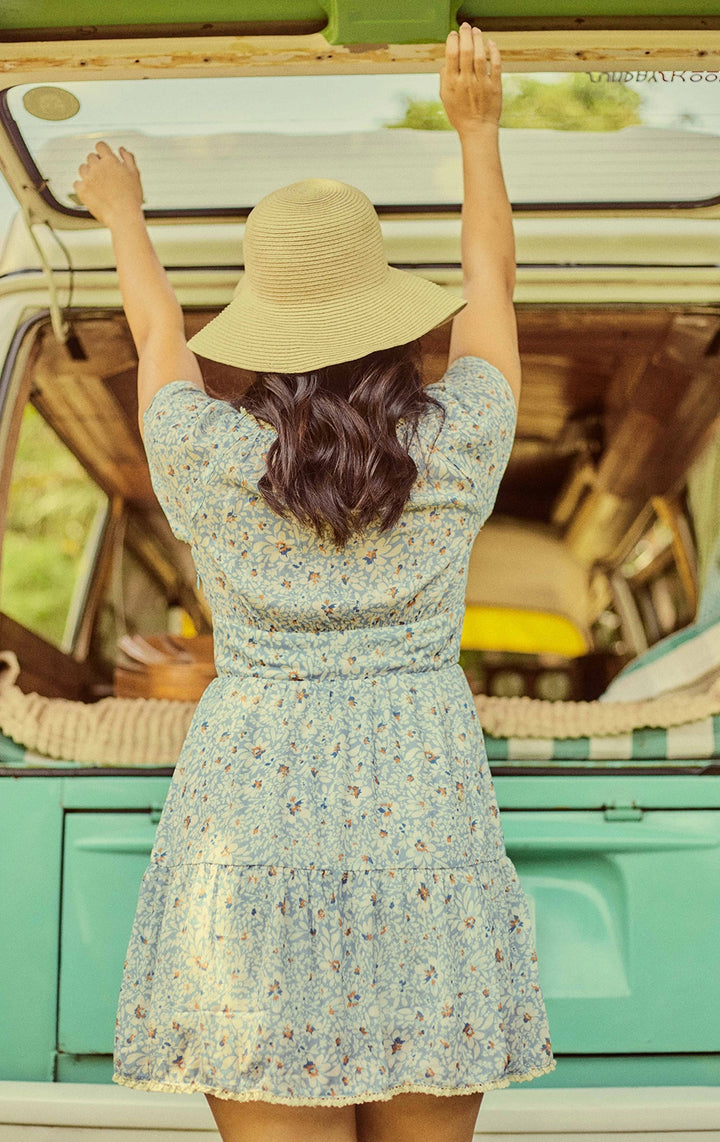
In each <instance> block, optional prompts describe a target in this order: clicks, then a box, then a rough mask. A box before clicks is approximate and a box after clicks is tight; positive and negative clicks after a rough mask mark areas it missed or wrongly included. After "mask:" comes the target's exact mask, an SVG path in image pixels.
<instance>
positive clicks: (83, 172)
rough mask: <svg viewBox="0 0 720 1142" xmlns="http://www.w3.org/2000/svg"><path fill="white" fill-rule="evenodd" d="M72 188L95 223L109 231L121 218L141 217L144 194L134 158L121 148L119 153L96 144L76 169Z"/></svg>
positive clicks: (103, 144)
mask: <svg viewBox="0 0 720 1142" xmlns="http://www.w3.org/2000/svg"><path fill="white" fill-rule="evenodd" d="M78 175H79V176H80V177H79V179H78V180H77V182H75V183H73V189H74V191H75V193H76V194H77V196H78V198H79V199H80V201H81V202H82V204H83V206H86V207H87V208H88V210H89V211H90V213H91V214H92V215H93V216H94V217H95V218H97V220H98V222H102V223H103V225H105V226H107V227H109V228H110V229H112V228H113V227H114V226H117V225H122V222H123V219H125V218H128V217H137V215H138V214H140V215H142V204H143V192H142V184H141V182H140V172H139V171H138V169H137V166H136V164H135V157H134V155H133V154H131V152H130V151H126V150H125V148H124V147H120V148H118V154H117V155H116V154H115V152H114V151H113V150H112V149H111V148H110V147H109V146H108V145H107V143H102V142H101V143H97V144H96V147H95V150H94V151H92V152H91V153H90V154H89V155H88V157H87V160H86V162H84V163H83V164H82V165H81V166H80V168H79V170H78Z"/></svg>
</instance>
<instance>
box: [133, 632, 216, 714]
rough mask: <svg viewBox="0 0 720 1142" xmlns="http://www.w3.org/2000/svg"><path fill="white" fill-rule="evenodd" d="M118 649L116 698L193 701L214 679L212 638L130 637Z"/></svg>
mask: <svg viewBox="0 0 720 1142" xmlns="http://www.w3.org/2000/svg"><path fill="white" fill-rule="evenodd" d="M119 647H120V650H121V651H122V654H123V655H124V656H125V661H124V662H123V663H122V665H118V666H117V667H116V669H115V696H116V697H117V698H170V699H174V700H175V701H178V702H197V701H199V700H200V698H201V697H202V695H203V692H204V690H205V689H206V687H207V686H208V684H209V683H210V682H212V680H213V678H215V677H216V670H215V663H214V661H213V641H212V635H197V636H196V637H195V638H181V637H179V636H177V635H149V636H147V637H143V636H141V635H132V636H126V637H125V638H122V639H121V640H120V643H119Z"/></svg>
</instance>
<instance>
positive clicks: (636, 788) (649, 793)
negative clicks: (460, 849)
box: [490, 762, 720, 811]
mask: <svg viewBox="0 0 720 1142" xmlns="http://www.w3.org/2000/svg"><path fill="white" fill-rule="evenodd" d="M496 764H498V765H500V764H501V763H496ZM697 764H698V765H702V764H704V763H703V762H697ZM490 769H491V770H492V765H491V766H490ZM493 783H494V785H495V791H496V793H497V797H498V805H499V807H500V810H501V811H504V810H508V811H509V810H512V809H602V808H605V806H606V805H632V804H635V805H637V806H639V807H640V808H641V809H716V808H720V780H718V778H717V777H702V776H699V775H691V774H688V775H687V776H686V775H685V774H675V775H668V776H667V777H666V776H664V775H662V776H657V777H656V776H652V777H646V776H644V775H643V774H630V775H623V774H616V773H612V772H608V773H606V774H603V775H602V776H598V777H595V776H590V775H588V776H584V775H583V776H582V777H567V776H565V777H563V776H561V775H559V776H557V777H556V776H548V777H532V776H530V777H521V778H518V777H493Z"/></svg>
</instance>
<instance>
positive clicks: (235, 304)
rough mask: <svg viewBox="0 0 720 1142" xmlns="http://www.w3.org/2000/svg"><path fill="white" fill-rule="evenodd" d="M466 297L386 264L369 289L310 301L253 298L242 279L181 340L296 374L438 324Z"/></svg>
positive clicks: (233, 360) (231, 360)
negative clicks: (229, 298) (196, 329)
mask: <svg viewBox="0 0 720 1142" xmlns="http://www.w3.org/2000/svg"><path fill="white" fill-rule="evenodd" d="M465 305H467V302H466V301H465V299H464V298H462V297H457V296H456V295H453V294H450V293H448V292H447V291H446V290H445V289H444V288H443V287H442V286H439V285H436V283H435V282H431V281H428V279H427V278H423V277H420V276H419V275H418V274H413V273H410V272H409V271H407V270H397V269H395V268H394V267H392V266H388V268H387V275H386V277H385V279H384V281H383V282H382V283H380V284H376V285H374V286H373V287H372V288H370V289H367V290H362V291H357V292H352V293H341V294H339V295H336V296H335V297H332V298H330V299H328V300H326V301H324V302H323V303H322V305H318V304H317V302H313V303H307V302H303V301H302V300H297V301H296V300H294V299H287V300H285V301H283V302H282V303H277V302H269V301H267V300H266V299H264V298H261V297H259V296H258V295H257V294H256V293H255V292H254V291H253V290H252V289H251V288H250V287H249V282H248V279H247V277H244V278H243V279H242V280H241V282H240V284H239V286H238V288H237V290H236V293H235V296H234V298H233V300H232V301H231V302H230V303H229V304H228V305H227V306H226V307H225V309H223V310H221V312H220V313H219V314H218V315H217V317H214V318H213V319H212V320H211V321H209V322H208V323H207V325H205V326H203V328H202V329H201V330H199V332H198V333H196V334H195V335H194V336H193V337H191V338H190V340H189V341H188V347H189V348H190V349H192V350H193V352H196V353H198V354H199V355H200V356H201V357H207V358H208V359H209V360H211V361H219V362H221V363H222V364H225V365H233V366H234V367H235V368H238V369H251V370H253V371H256V372H277V373H303V372H307V371H308V370H310V369H320V368H323V367H324V366H327V365H337V364H340V363H341V362H343V361H353V360H356V359H357V358H359V357H364V356H366V355H367V354H368V353H373V352H376V351H377V350H380V349H390V348H392V347H393V346H394V345H404V344H407V343H408V342H409V341H414V340H416V339H417V338H418V337H422V336H423V334H425V333H429V331H430V330H431V329H434V328H435V327H436V326H438V325H442V324H443V323H444V322H445V321H448V320H449V319H450V318H451V317H454V316H455V314H456V313H459V311H460V310H461V309H463V308H464V306H465Z"/></svg>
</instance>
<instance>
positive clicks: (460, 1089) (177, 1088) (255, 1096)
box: [112, 1059, 557, 1106]
mask: <svg viewBox="0 0 720 1142" xmlns="http://www.w3.org/2000/svg"><path fill="white" fill-rule="evenodd" d="M556 1066H557V1059H551V1060H550V1062H549V1063H548V1065H547V1066H546V1067H532V1068H531V1070H529V1071H526V1072H525V1074H523V1075H513V1074H510V1075H503V1076H502V1077H501V1078H499V1079H489V1080H488V1081H487V1082H483V1083H468V1084H467V1086H456V1087H448V1086H430V1085H429V1084H426V1083H401V1084H400V1085H399V1086H393V1087H389V1088H388V1089H387V1090H384V1091H365V1092H361V1093H359V1094H353V1095H350V1094H348V1095H344V1094H343V1095H329V1096H328V1097H327V1098H295V1097H294V1096H290V1095H282V1094H278V1095H274V1094H270V1093H269V1092H268V1091H263V1090H248V1091H231V1090H226V1089H224V1088H221V1087H212V1086H208V1085H206V1084H205V1083H199V1082H195V1081H193V1082H189V1083H171V1082H157V1081H155V1080H153V1079H132V1078H130V1077H129V1076H126V1075H121V1074H118V1073H115V1074H114V1075H113V1076H112V1081H113V1082H114V1083H118V1085H119V1086H128V1087H135V1088H136V1089H137V1090H157V1091H165V1092H166V1093H170V1094H195V1093H200V1094H212V1095H215V1096H216V1098H226V1099H231V1100H233V1101H234V1102H271V1103H277V1104H279V1105H281V1106H351V1105H354V1104H356V1103H361V1102H388V1101H389V1100H390V1099H391V1098H394V1097H395V1095H396V1094H410V1093H417V1094H434V1095H438V1096H439V1097H442V1096H449V1095H454V1094H481V1093H484V1092H485V1091H488V1090H499V1089H500V1088H502V1087H507V1086H510V1083H527V1082H530V1081H531V1080H532V1079H536V1078H540V1076H541V1075H549V1074H550V1072H551V1071H554V1070H555V1068H556Z"/></svg>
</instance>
